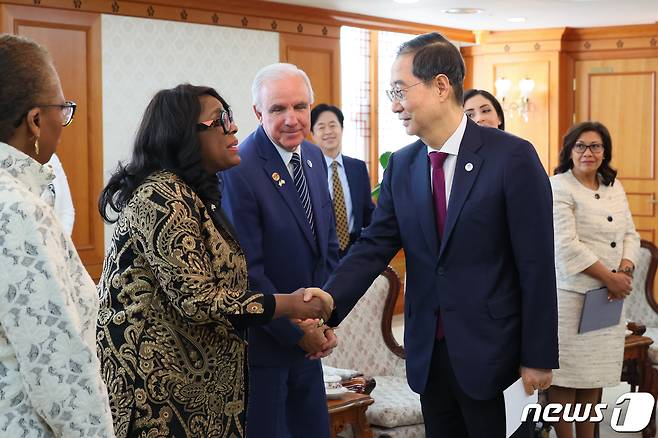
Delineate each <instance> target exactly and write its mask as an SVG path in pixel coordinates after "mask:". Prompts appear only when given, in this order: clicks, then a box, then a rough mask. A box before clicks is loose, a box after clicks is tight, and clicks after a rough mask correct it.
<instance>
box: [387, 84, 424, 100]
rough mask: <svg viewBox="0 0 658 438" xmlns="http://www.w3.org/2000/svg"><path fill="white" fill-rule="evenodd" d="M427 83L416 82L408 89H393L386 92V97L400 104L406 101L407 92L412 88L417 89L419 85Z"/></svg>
mask: <svg viewBox="0 0 658 438" xmlns="http://www.w3.org/2000/svg"><path fill="white" fill-rule="evenodd" d="M425 82H426V81H420V82H416V83H415V84H412V85H409V86H408V87H404V88H391V89H390V90H386V96H387V97H388V99H389V100H390V101H391V102H395V101H398V102H400V101H401V100H404V99H405V98H406V97H407V90H408V89H409V88H411V87H415V86H416V85H419V84H424V83H425Z"/></svg>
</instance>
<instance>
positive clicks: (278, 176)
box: [272, 172, 281, 182]
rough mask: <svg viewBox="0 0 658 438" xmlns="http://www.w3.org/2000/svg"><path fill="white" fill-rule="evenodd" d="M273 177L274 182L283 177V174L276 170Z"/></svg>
mask: <svg viewBox="0 0 658 438" xmlns="http://www.w3.org/2000/svg"><path fill="white" fill-rule="evenodd" d="M272 179H273V180H274V182H277V181H278V180H280V179H281V176H280V175H279V174H278V173H277V172H274V173H273V174H272Z"/></svg>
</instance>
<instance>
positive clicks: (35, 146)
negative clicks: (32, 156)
mask: <svg viewBox="0 0 658 438" xmlns="http://www.w3.org/2000/svg"><path fill="white" fill-rule="evenodd" d="M34 152H35V153H36V155H37V156H39V137H37V139H36V140H35V141H34Z"/></svg>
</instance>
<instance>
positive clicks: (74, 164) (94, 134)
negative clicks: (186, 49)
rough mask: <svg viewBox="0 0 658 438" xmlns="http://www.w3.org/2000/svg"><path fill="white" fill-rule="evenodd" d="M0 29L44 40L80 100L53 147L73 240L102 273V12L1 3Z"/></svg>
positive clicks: (69, 93) (69, 92) (68, 89)
mask: <svg viewBox="0 0 658 438" xmlns="http://www.w3.org/2000/svg"><path fill="white" fill-rule="evenodd" d="M0 11H1V15H2V31H3V32H9V33H15V34H19V35H23V36H26V37H29V38H32V39H33V40H35V41H37V42H38V43H40V44H42V45H43V46H45V47H46V48H47V49H48V51H49V52H50V54H51V55H52V57H53V60H54V62H55V68H56V69H57V71H58V73H59V76H60V80H61V82H62V88H63V90H64V96H65V97H66V98H67V99H69V100H73V101H75V102H76V103H77V104H78V108H77V110H76V114H75V119H74V121H73V123H72V124H71V125H69V126H68V127H66V128H64V130H63V131H62V139H61V143H60V144H59V146H58V148H57V155H58V156H59V157H60V159H61V162H62V165H63V167H64V170H65V172H66V174H67V178H68V181H69V185H70V188H71V195H72V198H73V203H74V206H75V210H76V216H75V226H74V229H73V242H74V243H75V245H76V248H77V250H78V252H79V254H80V257H81V259H82V261H83V263H84V264H85V266H86V267H87V270H88V271H89V273H90V275H91V276H92V277H93V278H95V279H96V278H98V277H99V276H100V272H101V268H102V263H103V256H104V249H103V226H102V221H101V219H100V216H99V214H98V212H97V209H96V202H97V200H98V195H99V193H100V190H101V189H102V183H103V182H102V157H103V152H102V151H103V144H102V101H101V93H102V86H101V47H100V15H98V14H87V13H75V12H66V11H53V10H48V11H46V10H43V9H40V8H33V7H22V6H8V5H0Z"/></svg>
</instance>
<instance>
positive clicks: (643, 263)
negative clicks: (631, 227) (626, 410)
mask: <svg viewBox="0 0 658 438" xmlns="http://www.w3.org/2000/svg"><path fill="white" fill-rule="evenodd" d="M657 267H658V248H656V246H655V245H654V244H653V243H651V242H649V241H646V240H643V241H642V242H641V248H640V256H639V260H638V261H637V265H636V266H635V275H634V276H633V292H632V293H631V294H630V295H629V296H628V298H626V302H625V303H624V313H625V318H626V320H627V321H630V322H629V323H628V327H627V328H628V329H629V330H631V331H632V332H633V334H636V335H642V336H647V337H649V338H651V339H653V340H654V344H652V345H651V346H650V347H649V360H650V362H651V364H650V365H651V368H650V372H649V373H648V375H646V376H644V378H645V379H646V380H647V386H648V387H649V388H650V391H651V393H652V394H653V396H654V397H657V398H658V303H657V302H656V298H655V296H654V290H653V283H654V277H655V275H656V268H657ZM628 371H629V370H628V369H627V366H626V364H625V365H624V371H623V374H628ZM626 377H630V379H628V381H629V383H631V386H632V387H634V386H635V385H636V384H637V383H638V382H637V378H633V377H632V376H628V375H627V376H626ZM648 430H649V432H647V431H646V430H645V431H643V436H653V435H654V434H655V430H656V420H655V410H654V415H653V416H652V418H651V422H650V423H649V427H648Z"/></svg>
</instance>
